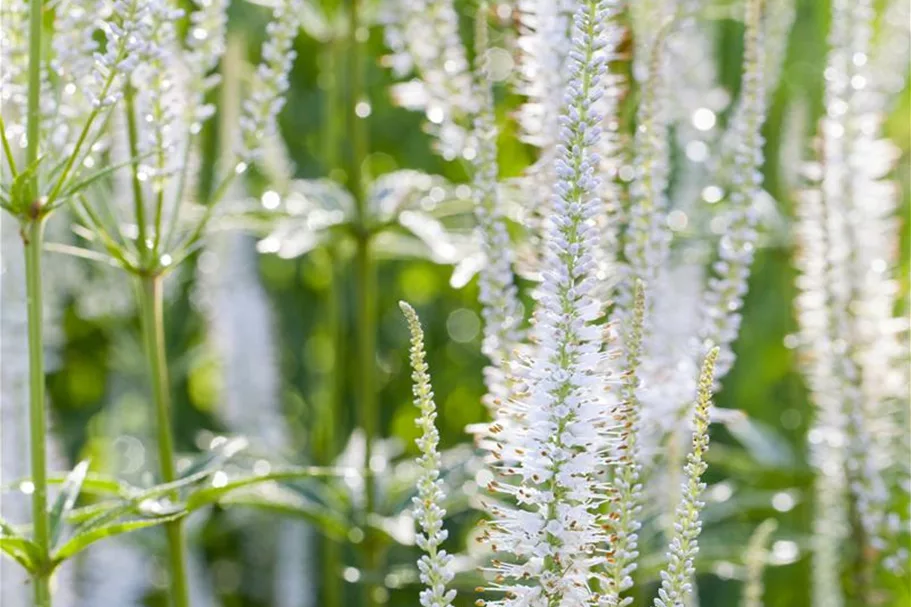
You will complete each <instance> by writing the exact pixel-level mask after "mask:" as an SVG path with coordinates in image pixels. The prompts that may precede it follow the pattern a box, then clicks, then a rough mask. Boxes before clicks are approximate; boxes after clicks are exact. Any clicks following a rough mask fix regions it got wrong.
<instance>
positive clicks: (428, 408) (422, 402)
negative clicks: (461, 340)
mask: <svg viewBox="0 0 911 607" xmlns="http://www.w3.org/2000/svg"><path fill="white" fill-rule="evenodd" d="M399 307H400V308H401V309H402V313H403V314H404V315H405V320H406V321H407V322H408V330H409V331H410V332H411V368H412V370H413V373H412V375H411V379H412V380H414V387H413V391H414V404H415V406H417V407H418V408H419V409H420V410H421V417H420V418H418V420H417V425H418V427H419V428H420V429H421V437H420V438H418V439H417V445H418V448H419V449H420V450H421V456H420V457H419V458H418V460H417V461H418V465H420V466H421V469H422V474H421V478H420V480H419V481H418V495H417V497H415V498H414V499H413V502H414V508H415V518H416V519H417V521H418V523H419V524H420V525H421V531H422V533H421V534H419V535H418V538H417V545H418V547H420V548H421V550H423V551H424V552H425V553H426V554H424V555H423V556H422V557H421V559H420V560H419V561H418V569H419V570H420V576H421V582H422V583H423V584H424V585H425V586H426V588H425V589H424V590H422V591H421V595H420V601H421V605H422V606H423V607H448V606H449V605H451V604H452V601H453V599H455V596H456V591H455V590H447V589H446V585H447V584H448V583H449V582H451V581H452V578H453V573H452V570H451V569H450V566H449V565H450V562H451V561H452V556H451V555H449V554H447V553H446V551H445V550H442V549H441V548H440V545H441V544H442V543H443V542H444V541H446V537H447V535H448V533H447V531H446V530H445V529H443V517H445V516H446V511H445V510H444V509H443V506H442V502H443V497H444V496H443V482H442V481H441V480H440V479H439V477H440V453H439V450H438V446H439V442H440V434H439V432H438V431H437V429H436V425H435V423H434V420H436V417H437V406H436V404H435V403H434V402H433V388H432V386H431V385H430V375H429V374H428V372H427V362H426V361H425V357H426V355H425V353H424V331H423V330H422V329H421V321H420V320H419V319H418V315H417V313H416V312H415V311H414V308H412V307H411V306H410V305H408V304H407V303H405V302H404V301H401V302H399Z"/></svg>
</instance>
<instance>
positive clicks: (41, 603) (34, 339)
mask: <svg viewBox="0 0 911 607" xmlns="http://www.w3.org/2000/svg"><path fill="white" fill-rule="evenodd" d="M43 8H44V6H43V2H42V0H31V2H30V3H29V36H28V100H27V104H28V106H27V111H28V116H27V124H26V138H27V140H28V142H27V144H26V151H25V165H26V167H30V166H32V165H34V164H35V163H36V162H37V161H38V140H39V137H40V129H41V97H40V95H41V27H42V23H41V17H42V11H43ZM39 185H40V184H39V183H38V177H37V172H36V176H35V177H34V178H32V181H31V183H30V184H29V192H30V194H31V201H29V203H28V208H27V209H22V211H23V213H24V215H23V217H22V219H23V220H24V221H25V223H24V225H23V234H22V235H23V242H24V245H25V283H26V284H25V289H26V300H27V302H26V306H27V312H28V359H29V365H28V370H29V449H30V459H31V473H32V483H33V484H34V490H33V492H32V525H33V526H34V534H33V539H34V541H35V544H37V545H38V552H39V556H40V557H41V560H42V569H44V567H45V565H46V564H47V562H48V558H49V554H50V521H49V518H48V512H47V453H46V451H45V449H46V443H47V412H46V411H45V404H46V403H45V397H44V387H45V386H44V336H43V333H44V306H43V304H42V291H41V252H42V247H43V245H44V213H43V212H42V209H41V202H40V201H39V199H38V195H39V191H40V190H39ZM32 582H33V584H34V596H35V606H36V607H50V605H51V588H50V576H49V575H48V574H46V573H44V572H43V571H39V572H38V573H37V574H35V576H34V578H33V580H32Z"/></svg>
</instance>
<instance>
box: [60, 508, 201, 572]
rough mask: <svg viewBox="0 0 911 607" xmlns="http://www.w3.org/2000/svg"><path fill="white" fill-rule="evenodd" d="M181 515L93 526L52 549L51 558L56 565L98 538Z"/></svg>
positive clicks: (163, 522)
mask: <svg viewBox="0 0 911 607" xmlns="http://www.w3.org/2000/svg"><path fill="white" fill-rule="evenodd" d="M182 516H184V513H183V512H180V513H177V514H171V515H168V516H161V517H156V518H145V519H138V520H130V521H121V522H116V523H111V524H108V525H101V526H97V527H93V528H91V529H89V530H87V531H84V532H81V533H76V534H75V535H74V536H73V537H71V538H70V539H69V540H68V541H67V542H66V543H65V544H63V545H62V546H61V547H60V548H59V549H57V550H55V551H54V553H53V555H52V557H51V560H52V562H53V563H54V566H55V567H56V566H57V565H59V564H60V563H61V562H63V561H64V560H66V559H68V558H70V557H72V556H73V555H75V554H77V553H79V552H81V551H82V550H85V549H86V548H88V547H89V546H91V545H92V544H94V543H95V542H97V541H99V540H103V539H104V538H108V537H113V536H116V535H123V534H124V533H130V532H133V531H139V530H140V529H147V528H149V527H154V526H156V525H162V524H165V523H170V522H172V521H176V520H177V519H179V518H181V517H182Z"/></svg>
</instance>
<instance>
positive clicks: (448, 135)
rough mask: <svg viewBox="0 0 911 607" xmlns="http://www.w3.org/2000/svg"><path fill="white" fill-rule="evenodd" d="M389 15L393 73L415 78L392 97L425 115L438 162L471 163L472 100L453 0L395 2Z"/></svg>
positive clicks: (403, 0)
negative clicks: (457, 161) (435, 145)
mask: <svg viewBox="0 0 911 607" xmlns="http://www.w3.org/2000/svg"><path fill="white" fill-rule="evenodd" d="M392 13H393V14H392V15H390V18H389V23H388V24H387V27H386V43H387V45H388V46H389V47H390V48H391V49H392V50H393V53H394V54H393V55H392V57H391V63H392V67H393V70H394V71H395V72H397V74H399V75H405V74H407V73H408V72H410V71H412V70H413V71H414V72H415V73H416V75H417V79H415V80H412V81H411V82H406V83H402V84H399V85H397V86H396V87H395V88H394V89H393V97H394V98H395V100H396V102H397V103H398V104H399V105H401V106H403V107H406V108H409V109H422V110H424V112H425V114H426V117H427V125H426V127H427V130H428V132H430V134H431V135H433V136H434V137H435V138H436V139H437V146H438V149H439V152H440V154H441V155H442V156H443V158H445V159H446V160H455V159H456V158H465V159H468V160H470V159H471V158H472V156H473V155H474V154H475V153H476V152H475V150H474V148H473V145H472V142H471V117H472V116H474V115H475V113H476V112H477V100H476V99H475V98H474V95H473V90H474V87H473V86H472V76H471V70H470V65H469V63H468V54H467V53H466V52H465V45H464V44H462V39H461V37H460V36H459V17H458V14H457V13H456V11H455V8H454V6H453V2H452V0H395V2H394V3H393V8H392Z"/></svg>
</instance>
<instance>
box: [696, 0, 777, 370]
mask: <svg viewBox="0 0 911 607" xmlns="http://www.w3.org/2000/svg"><path fill="white" fill-rule="evenodd" d="M762 4H763V0H749V2H748V3H747V15H746V34H745V37H746V40H745V45H746V51H745V54H744V59H743V85H742V87H741V92H740V101H739V104H738V107H737V108H736V110H735V113H734V118H733V124H732V126H731V128H732V130H733V132H734V135H733V136H734V162H733V178H732V179H731V183H730V185H729V188H728V193H727V198H728V201H729V202H730V208H729V217H728V224H727V226H728V227H727V231H726V233H725V234H724V236H722V237H721V241H720V243H719V249H718V258H719V259H718V261H717V262H716V263H715V265H714V266H713V269H714V272H715V276H714V277H712V278H711V279H710V280H709V283H708V288H707V290H706V293H705V309H706V317H705V321H704V322H705V324H704V326H703V328H702V331H701V337H702V339H703V341H705V342H711V343H714V344H717V346H718V347H719V348H720V349H721V353H720V355H719V357H718V366H717V369H716V375H717V377H718V378H719V379H720V378H721V377H723V376H724V375H725V374H726V373H727V372H728V371H729V370H730V368H731V367H732V366H733V364H734V351H733V349H732V345H733V343H734V341H735V340H736V339H737V334H738V332H739V330H740V321H741V315H740V309H741V308H742V307H743V298H744V295H745V294H746V291H747V280H748V278H749V275H750V266H751V265H752V263H753V256H754V253H755V249H756V223H757V219H758V212H757V209H756V200H757V199H758V197H759V194H760V193H761V188H762V173H761V171H760V169H761V168H762V163H763V155H762V146H763V143H764V141H763V138H762V124H763V122H764V121H765V116H766V91H765V81H764V78H763V69H764V67H765V63H766V60H765V52H766V49H765V45H764V44H763V32H762Z"/></svg>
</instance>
